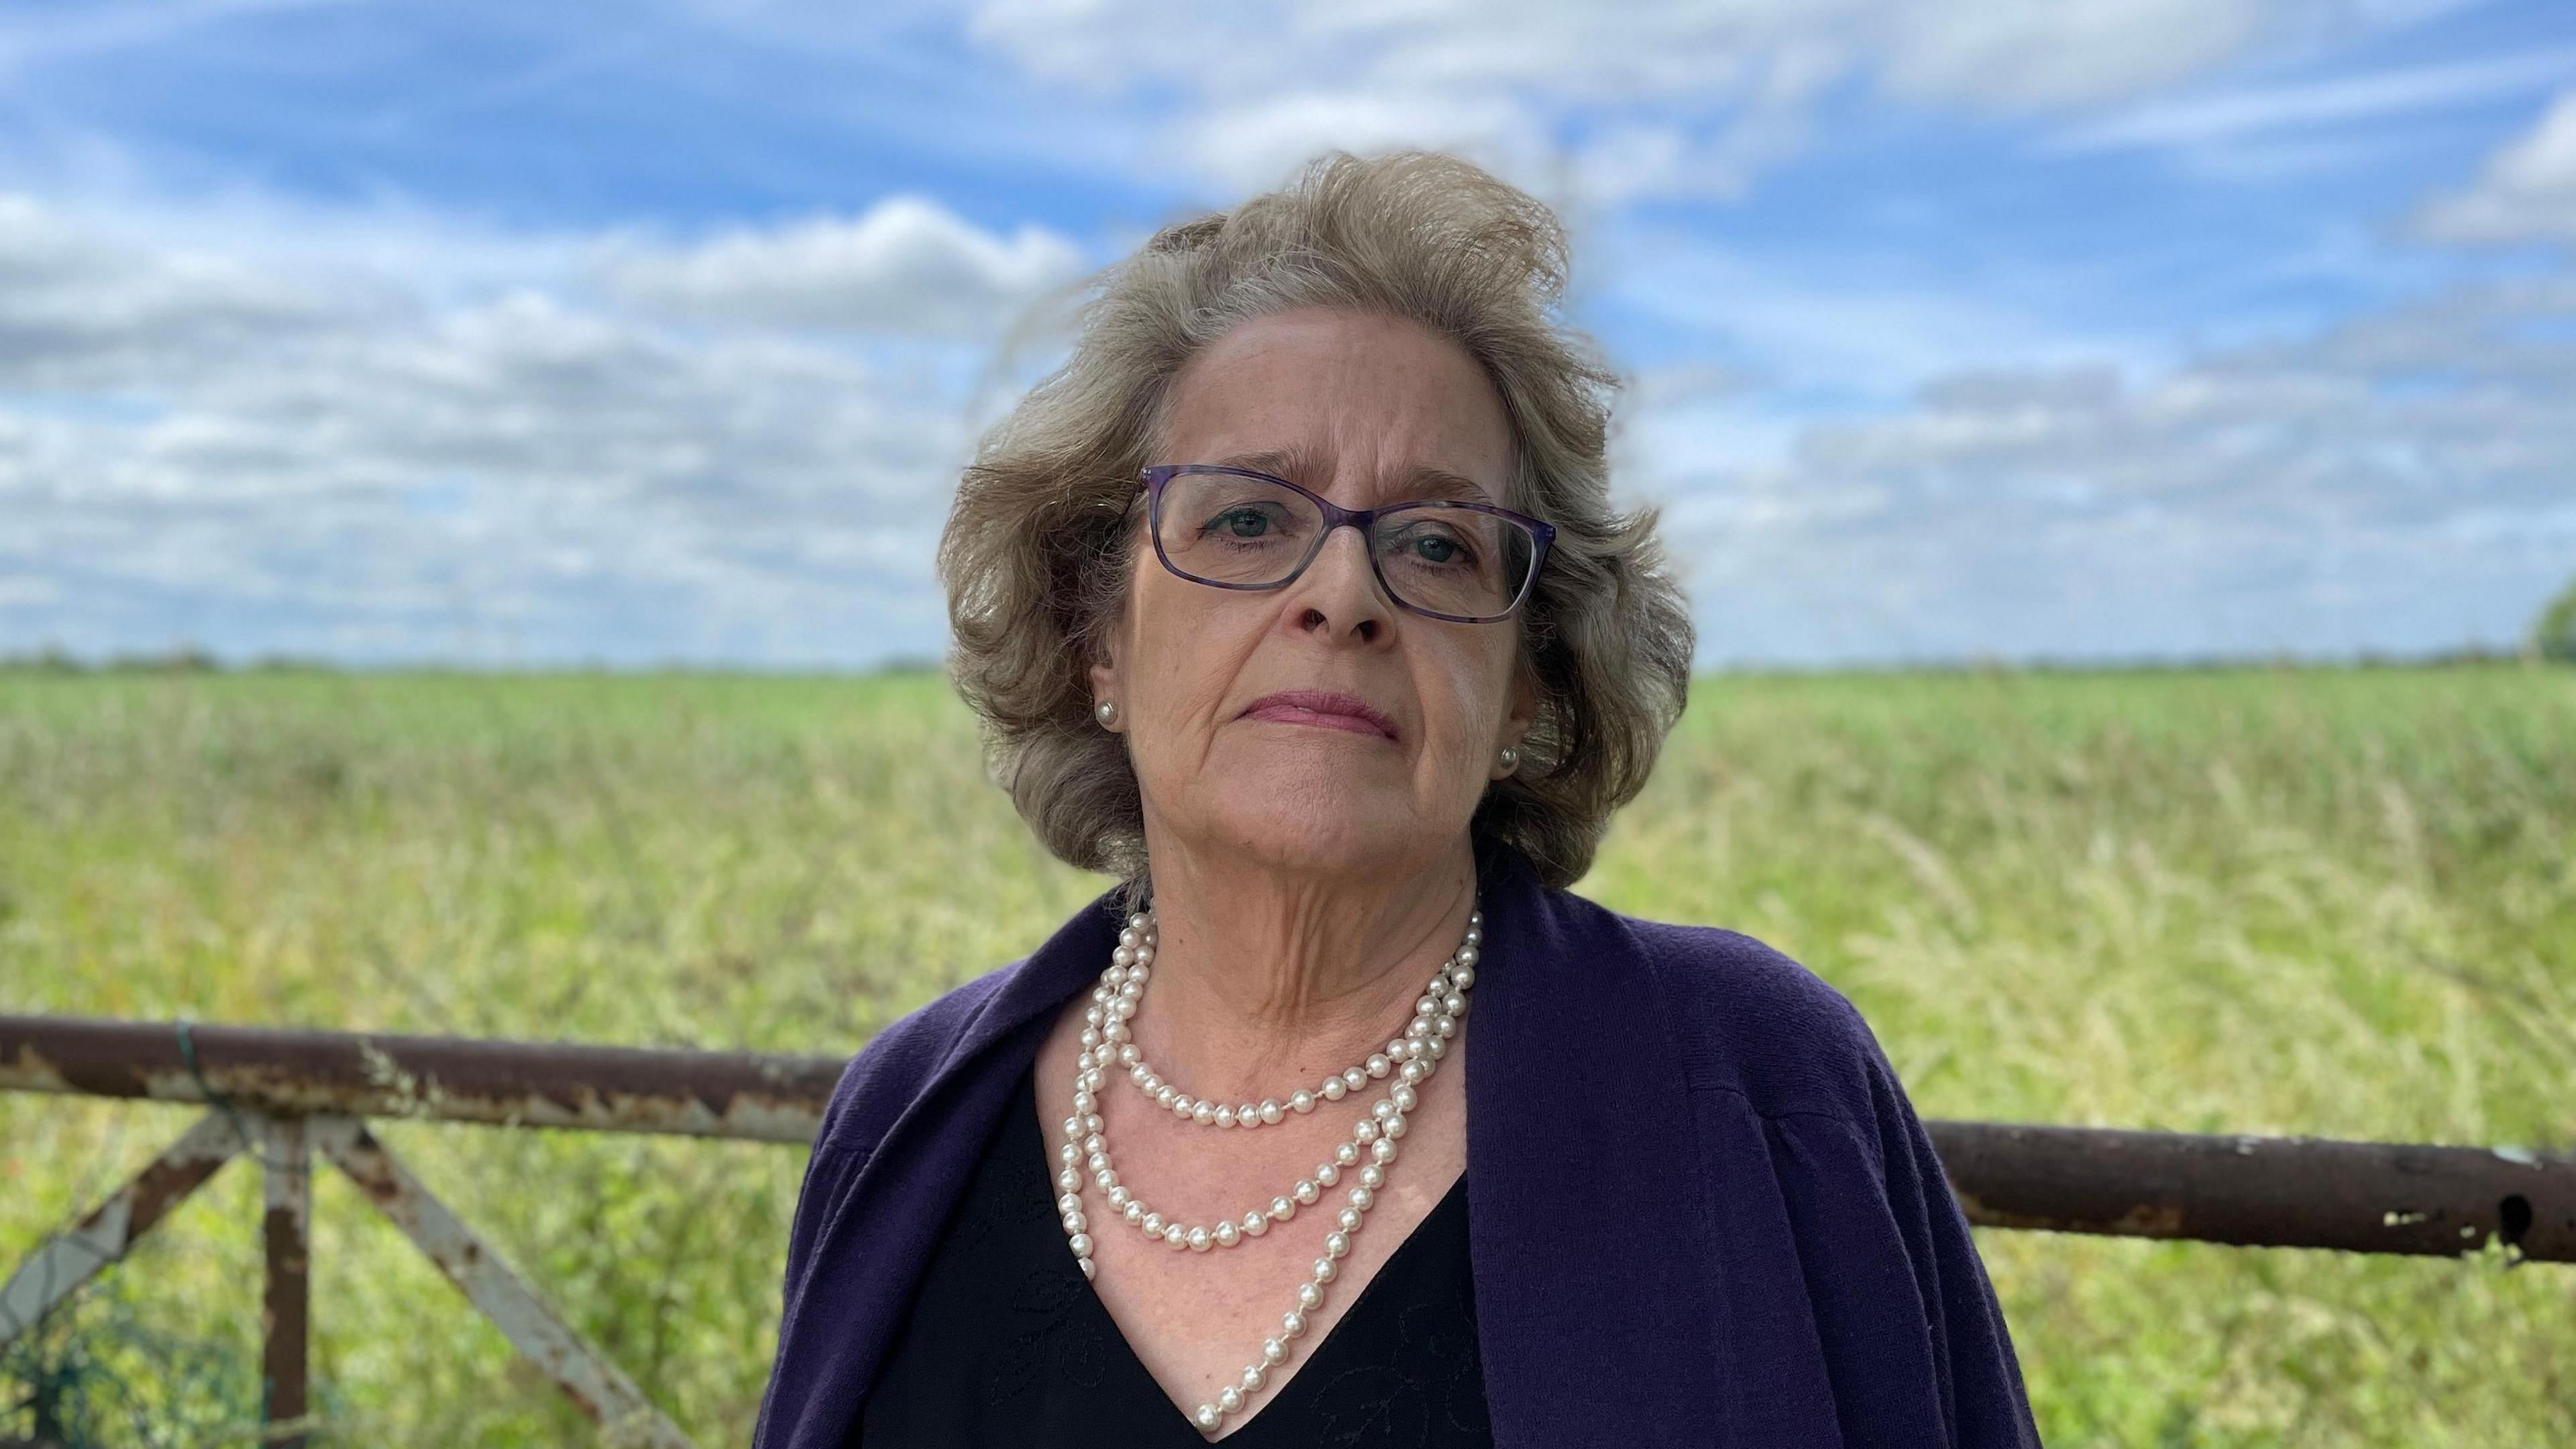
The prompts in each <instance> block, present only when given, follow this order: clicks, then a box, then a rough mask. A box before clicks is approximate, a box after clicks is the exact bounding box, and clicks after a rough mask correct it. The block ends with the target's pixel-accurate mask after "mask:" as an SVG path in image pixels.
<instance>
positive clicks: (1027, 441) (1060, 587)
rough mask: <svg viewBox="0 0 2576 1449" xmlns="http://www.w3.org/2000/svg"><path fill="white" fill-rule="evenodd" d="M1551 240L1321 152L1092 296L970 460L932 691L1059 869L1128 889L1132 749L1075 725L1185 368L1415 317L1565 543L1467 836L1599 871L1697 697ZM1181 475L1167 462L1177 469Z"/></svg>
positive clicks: (1537, 209) (1537, 604)
mask: <svg viewBox="0 0 2576 1449" xmlns="http://www.w3.org/2000/svg"><path fill="white" fill-rule="evenodd" d="M1566 271H1567V252H1566V237H1565V230H1564V227H1563V226H1562V224H1561V223H1559V221H1558V220H1557V218H1556V216H1555V214H1554V213H1552V212H1551V211H1550V210H1549V209H1548V208H1547V207H1546V206H1545V205H1544V204H1542V203H1541V202H1539V201H1537V200H1536V199H1534V198H1532V197H1531V196H1529V195H1527V194H1526V193H1524V192H1522V191H1520V190H1518V189H1516V188H1514V187H1512V186H1510V185H1508V184H1506V183H1505V182H1503V181H1501V180H1499V179H1497V178H1496V177H1494V176H1493V175H1491V174H1490V173H1488V172H1486V171H1485V170H1483V169H1482V168H1480V167H1477V166H1475V165H1474V164H1472V163H1470V162H1467V161H1463V160H1460V159H1458V158H1456V157H1453V156H1447V155H1442V154H1439V153H1436V152H1423V151H1404V152H1397V153H1394V154H1389V155H1382V156H1375V157H1370V158H1367V159H1362V158H1359V157H1355V156H1352V155H1350V154H1348V153H1346V152H1341V151H1328V152H1326V153H1324V154H1323V155H1321V156H1318V157H1316V158H1315V159H1314V160H1312V161H1310V162H1308V163H1307V164H1306V166H1305V167H1304V168H1303V169H1302V170H1301V171H1300V173H1299V174H1298V176H1297V177H1296V179H1295V180H1294V181H1293V182H1292V183H1291V184H1290V185H1288V186H1287V187H1284V188H1282V189H1280V190H1278V191H1273V192H1267V193H1264V194H1262V195H1259V196H1255V197H1253V198H1251V199H1250V200H1247V201H1245V202H1244V203H1243V204H1241V205H1240V206H1237V207H1235V208H1234V209H1233V210H1232V211H1230V212H1220V213H1217V214H1214V215H1210V216H1202V217H1198V218H1195V219H1192V220H1189V221H1183V222H1177V223H1174V224H1173V225H1170V226H1167V227H1164V228H1163V229H1162V230H1161V231H1159V232H1157V233H1155V235H1154V236H1153V238H1152V239H1151V240H1150V241H1149V242H1147V243H1146V245H1145V247H1144V249H1143V250H1142V251H1139V252H1137V253H1136V254H1134V255H1133V256H1130V257H1128V258H1126V259H1125V260H1123V261H1121V262H1118V263H1117V264H1115V265H1113V266H1111V267H1109V268H1107V269H1106V270H1104V271H1102V272H1100V273H1098V274H1096V275H1095V276H1093V277H1091V278H1088V279H1086V280H1085V282H1084V283H1083V289H1084V292H1085V293H1086V294H1092V293H1093V292H1094V289H1095V288H1096V294H1092V295H1089V297H1088V300H1086V301H1085V302H1084V303H1083V304H1082V306H1081V308H1080V311H1079V316H1078V340H1077V341H1076V344H1075V347H1074V351H1073V354H1072V356H1071V358H1070V359H1069V360H1068V361H1066V362H1065V363H1064V365H1063V366H1062V367H1060V368H1059V369H1057V370H1056V371H1055V372H1053V373H1050V374H1048V375H1047V376H1046V377H1045V378H1044V379H1042V380H1041V381H1040V382H1039V383H1038V384H1037V385H1036V386H1035V387H1033V388H1031V389H1030V391H1029V392H1028V394H1027V396H1026V397H1024V398H1023V399H1021V400H1020V402H1019V403H1018V404H1017V406H1016V407H1015V408H1014V409H1013V410H1012V411H1011V412H1010V413H1009V415H1008V416H1006V417H1005V418H1003V419H1002V421H1001V422H1000V423H998V424H996V425H995V426H994V427H993V428H992V429H991V430H990V431H988V432H987V433H986V434H985V435H984V437H983V439H982V440H981V441H980V443H979V444H978V446H977V448H976V452H975V458H974V461H973V462H972V463H971V464H970V465H968V467H967V468H966V470H965V474H964V477H963V479H962V480H961V482H960V485H959V487H958V490H957V500H956V504H955V506H954V508H953V509H952V510H951V512H950V514H949V518H948V525H947V528H946V531H945V532H944V533H943V535H942V536H941V540H940V547H939V574H940V579H941V582H942V583H943V584H944V585H945V586H946V588H947V590H948V617H949V623H950V627H951V638H952V646H951V652H950V655H949V661H948V667H949V674H950V677H951V678H952V680H953V681H954V682H955V684H956V687H957V690H958V693H959V694H960V695H961V696H963V697H964V698H965V700H966V702H967V703H968V704H969V705H971V706H972V707H973V708H974V709H975V710H976V712H977V713H978V714H980V715H981V716H982V718H983V728H984V739H985V746H986V754H987V760H988V763H989V764H990V766H991V769H992V773H993V778H994V779H995V781H996V782H997V783H999V784H1000V785H1001V786H1002V787H1003V788H1004V789H1006V790H1007V791H1009V792H1010V796H1011V801H1012V803H1013V804H1014V805H1016V806H1017V807H1018V808H1019V812H1020V815H1021V817H1022V818H1023V819H1025V820H1027V821H1028V823H1029V825H1030V827H1031V828H1032V829H1033V830H1035V831H1036V832H1037V834H1038V837H1039V839H1041V840H1043V841H1044V842H1045V843H1046V846H1047V849H1049V850H1050V851H1052V852H1054V854H1055V855H1056V856H1058V857H1059V858H1061V859H1063V860H1065V861H1067V862H1069V863H1070V864H1072V865H1075V866H1077V867H1080V868H1082V869H1085V870H1095V871H1106V872H1110V873H1113V874H1117V875H1119V876H1121V877H1123V878H1124V881H1125V884H1126V887H1127V899H1128V900H1129V901H1131V902H1134V901H1138V900H1141V899H1142V898H1143V896H1144V894H1145V892H1146V890H1147V876H1146V861H1145V848H1144V810H1143V802H1142V800H1141V798H1140V796H1139V793H1138V787H1137V783H1136V776H1135V772H1134V771H1133V770H1132V769H1131V768H1130V766H1129V762H1128V755H1127V746H1126V742H1125V738H1124V737H1123V736H1121V735H1116V734H1112V733H1110V732H1108V731H1106V730H1103V729H1101V728H1100V727H1099V725H1098V723H1097V722H1096V721H1095V720H1094V719H1093V717H1092V703H1093V702H1092V698H1091V680H1090V666H1091V665H1092V663H1093V662H1095V661H1096V660H1098V659H1101V658H1102V657H1104V656H1103V654H1102V646H1103V643H1104V641H1105V640H1106V639H1107V637H1108V636H1109V632H1110V630H1111V629H1112V628H1113V627H1114V625H1115V624H1116V622H1117V620H1118V617H1119V614H1120V611H1121V610H1122V609H1123V608H1124V606H1125V602H1126V593H1127V587H1128V581H1129V578H1130V576H1131V574H1130V571H1131V570H1132V569H1133V568H1134V567H1135V565H1136V560H1137V555H1138V545H1139V543H1140V541H1141V539H1142V535H1143V532H1144V529H1143V527H1142V518H1143V505H1142V499H1141V498H1140V497H1139V496H1138V492H1137V473H1138V471H1139V470H1140V469H1142V468H1144V467H1145V466H1146V465H1148V464H1150V463H1156V462H1169V461H1174V460H1170V459H1164V458H1159V457H1157V456H1155V450H1156V448H1157V447H1158V446H1159V445H1160V440H1161V439H1162V437H1163V436H1164V431H1165V430H1164V423H1165V420H1166V416H1167V412H1166V410H1167V409H1168V407H1169V405H1170V403H1171V399H1172V397H1173V393H1174V387H1173V384H1174V381H1175V380H1176V379H1177V378H1178V377H1179V376H1180V375H1181V373H1182V370H1183V369H1184V368H1185V367H1186V366H1187V365H1188V363H1189V362H1190V360H1191V359H1192V358H1193V357H1194V356H1196V355H1197V354H1198V353H1199V351H1200V350H1201V349H1203V348H1205V347H1206V346H1207V345H1208V344H1209V343H1211V342H1213V341H1215V340H1216V339H1217V338H1218V337H1220V336H1223V335H1224V334H1225V333H1226V331H1227V330H1228V329H1229V328H1232V327H1234V326H1236V325H1237V324H1239V323H1242V322H1244V321H1247V320H1249V319H1251V318H1254V317H1260V316H1265V315H1269V314H1273V313H1279V312H1285V311H1290V310H1293V309H1297V308H1304V307H1319V306H1320V307H1332V308H1341V309H1345V310H1349V311H1354V312H1362V313H1370V314H1391V315H1393V316H1396V317H1402V318H1407V319H1410V320H1412V321H1414V322H1417V323H1420V324H1422V325H1423V326H1425V327H1428V328H1430V329H1431V330H1433V331H1435V332H1437V333H1439V334H1441V335H1442V336H1445V337H1448V338H1450V339H1452V340H1454V341H1455V342H1457V343H1458V344H1459V345H1460V346H1462V347H1464V348H1465V349H1466V351H1467V352H1468V353H1469V354H1470V355H1471V356H1473V357H1474V358H1475V359H1476V361H1477V363H1478V364H1479V365H1481V366H1482V367H1483V368H1484V370H1485V373H1486V375H1487V377H1489V378H1490V379H1491V380H1492V382H1493V384H1494V388H1495V391H1496V393H1497V394H1498V395H1499V396H1500V397H1501V399H1502V403H1503V409H1504V412H1505V414H1506V415H1507V416H1508V417H1509V419H1510V421H1511V427H1512V433H1513V452H1514V454H1515V457H1516V460H1517V461H1516V464H1515V476H1514V478H1513V480H1512V483H1511V485H1510V488H1509V497H1508V499H1507V502H1508V504H1509V506H1511V507H1513V508H1516V509H1519V510H1521V511H1523V512H1526V513H1530V514H1533V515H1535V516H1537V517H1540V518H1544V519H1546V520H1548V521H1549V522H1551V523H1553V524H1555V525H1556V529H1557V536H1556V545H1555V548H1554V550H1553V551H1552V552H1551V553H1550V554H1549V555H1548V558H1547V563H1546V567H1545V568H1544V569H1543V570H1542V572H1541V574H1540V577H1539V579H1538V582H1537V584H1536V585H1535V587H1534V588H1533V590H1532V592H1531V595H1530V598H1529V601H1528V602H1527V603H1526V604H1525V605H1524V606H1523V608H1522V612H1521V614H1520V615H1519V616H1518V618H1516V619H1515V620H1514V624H1515V625H1516V626H1517V627H1518V628H1519V630H1520V632H1521V643H1522V652H1521V665H1522V667H1523V668H1524V669H1526V670H1527V671H1528V672H1529V675H1530V677H1531V679H1532V681H1533V682H1534V683H1535V685H1536V686H1537V695H1538V714H1537V718H1536V721H1535V722H1534V724H1533V725H1532V727H1531V729H1530V732H1529V734H1528V735H1527V737H1526V738H1525V739H1524V740H1523V741H1522V744H1521V758H1522V765H1521V768H1520V770H1519V772H1518V773H1516V774H1513V775H1511V776H1508V777H1506V778H1504V779H1502V780H1499V781H1496V782H1495V783H1494V784H1493V785H1491V786H1490V787H1489V788H1488V790H1487V792H1486V795H1485V798H1484V800H1483V801H1482V802H1481V803H1480V804H1479V805H1478V806H1477V809H1476V812H1475V815H1474V818H1473V821H1472V823H1471V825H1470V829H1471V831H1476V832H1482V833H1484V834H1486V835H1489V836H1492V837H1495V838H1499V839H1501V840H1504V841H1507V842H1509V843H1510V844H1512V845H1514V846H1516V847H1518V848H1519V849H1520V850H1521V851H1522V852H1523V854H1525V855H1526V856H1527V857H1528V858H1529V860H1530V861H1531V863H1532V864H1533V865H1535V866H1536V867H1537V870H1538V874H1539V875H1540V877H1541V878H1542V879H1543V880H1544V881H1545V882H1546V883H1547V884H1549V885H1551V886H1555V887H1560V888H1562V887H1565V886H1570V885H1572V884H1573V883H1574V882H1575V881H1576V880H1578V879H1580V878H1581V877H1582V875H1583V873H1584V872H1585V871H1586V870H1587V869H1589V868H1590V866H1591V863H1592V856H1593V852H1594V850H1595V849H1596V848H1597V847H1598V846H1599V844H1600V841H1601V836H1602V833H1603V832H1604V831H1605V830H1606V829H1607V828H1608V826H1609V820H1610V815H1611V813H1612V812H1613V811H1615V810H1617V809H1618V808H1619V807H1620V806H1622V805H1625V804H1626V803H1628V801H1630V800H1631V799H1633V798H1635V796H1636V794H1637V792H1638V791H1639V790H1640V789H1642V788H1643V787H1644V785H1645V783H1646V777H1647V775H1648V773H1649V772H1650V771H1652V770H1653V768H1654V763H1655V757H1656V755H1657V753H1658V752H1659V751H1660V750H1661V749H1662V747H1663V741H1664V737H1665V735H1666V734H1667V733H1668V732H1670V730H1671V729H1672V726H1673V724H1674V722H1675V721H1676V720H1678V719H1679V718H1680V717H1681V712H1682V709H1683V706H1684V703H1685V702H1686V700H1687V697H1688V693H1689V686H1690V660H1691V650H1692V643H1693V637H1692V630H1691V621H1690V614H1689V610H1688V609H1687V607H1686V606H1685V604H1684V602H1683V599H1682V595H1681V590H1680V589H1679V587H1678V586H1677V585H1676V584H1675V582H1674V581H1673V580H1672V578H1671V577H1670V576H1669V574H1668V572H1667V570H1666V568H1665V566H1664V559H1663V553H1662V549H1661V546H1660V544H1659V543H1658V542H1657V540H1656V536H1655V521H1656V512H1655V510H1654V509H1653V508H1651V507H1645V508H1640V509H1638V510H1636V511H1634V512H1630V513H1620V512H1618V511H1616V510H1614V509H1613V508H1612V506H1611V503H1610V493H1609V479H1608V467H1607V461H1606V456H1605V454H1606V449H1607V444H1608V433H1609V399H1610V396H1611V395H1612V394H1613V393H1614V392H1615V390H1616V389H1617V387H1618V386H1619V379H1618V377H1617V376H1616V375H1615V374H1614V373H1613V372H1612V371H1611V370H1610V369H1609V367H1608V366H1606V365H1605V364H1604V363H1603V362H1602V361H1601V360H1600V359H1599V356H1598V353H1597V351H1596V350H1595V348H1594V347H1593V345H1592V343H1591V342H1590V341H1589V340H1588V339H1586V338H1585V337H1583V336H1582V335H1581V334H1579V333H1577V332H1574V331H1572V330H1570V329H1568V328H1566V327H1564V326H1562V325H1560V324H1559V323H1558V322H1557V321H1556V320H1555V319H1554V316H1553V311H1554V309H1555V308H1556V307H1557V305H1558V303H1559V302H1560V301H1561V299H1562V297H1563V294H1564V289H1565V281H1566ZM1183 461H1186V460H1183Z"/></svg>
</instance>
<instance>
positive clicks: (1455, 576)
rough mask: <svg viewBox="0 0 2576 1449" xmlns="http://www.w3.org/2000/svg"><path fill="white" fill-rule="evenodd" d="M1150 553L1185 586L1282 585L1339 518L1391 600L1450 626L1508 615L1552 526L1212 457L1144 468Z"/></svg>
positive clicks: (1505, 512)
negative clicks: (1344, 492)
mask: <svg viewBox="0 0 2576 1449" xmlns="http://www.w3.org/2000/svg"><path fill="white" fill-rule="evenodd" d="M1141 476H1142V477H1143V479H1144V481H1143V483H1142V484H1140V485H1139V486H1140V488H1141V489H1142V491H1144V492H1145V493H1146V494H1147V495H1149V498H1150V500H1151V507H1150V509H1149V512H1150V515H1151V518H1152V524H1153V531H1154V554H1155V556H1156V557H1157V558H1160V559H1161V560H1162V561H1163V567H1165V568H1167V569H1170V570H1171V571H1172V572H1173V573H1176V574H1178V575H1180V576H1181V577H1182V578H1185V579H1188V580H1189V581H1190V582H1192V583H1194V584H1206V585H1208V586H1209V587H1210V588H1218V589H1245V590H1259V589H1284V588H1286V587H1287V586H1288V585H1290V584H1292V583H1295V582H1296V581H1297V576H1298V575H1300V574H1302V573H1304V572H1305V571H1306V566H1307V565H1308V564H1310V563H1313V562H1314V561H1315V555H1317V554H1319V553H1321V552H1323V551H1324V539H1325V538H1326V537H1327V536H1328V535H1330V534H1331V533H1332V531H1333V530H1334V529H1336V528H1340V527H1341V526H1343V525H1344V524H1348V525H1350V526H1351V527H1353V528H1356V529H1358V530H1359V531H1360V537H1362V538H1364V539H1366V540H1368V545H1369V548H1368V558H1369V571H1370V572H1371V573H1374V574H1375V575H1377V581H1378V585H1379V586H1380V587H1381V588H1384V589H1385V590H1386V596H1387V597H1388V598H1389V599H1392V600H1393V601H1394V602H1395V604H1396V606H1397V607H1399V608H1402V609H1404V610H1406V611H1408V612H1410V613H1415V614H1420V615H1422V616H1424V617H1425V618H1431V619H1446V620H1448V621H1449V622H1451V623H1453V624H1492V623H1497V622H1499V621H1501V620H1504V619H1508V618H1510V617H1511V616H1512V615H1513V614H1514V613H1515V612H1516V611H1518V610H1519V608H1520V606H1521V604H1522V603H1523V601H1525V600H1526V599H1528V597H1529V592H1530V586H1531V585H1532V584H1533V583H1535V582H1537V580H1538V568H1539V564H1540V562H1541V561H1542V560H1544V559H1545V558H1546V557H1547V549H1548V545H1549V544H1551V543H1554V542H1555V541H1556V528H1555V526H1554V525H1552V524H1547V523H1542V522H1540V521H1539V520H1537V519H1535V518H1531V517H1529V516H1527V515H1525V514H1519V513H1514V512H1512V511H1511V510H1510V509H1508V508H1497V507H1495V506H1493V505H1492V504H1490V503H1457V502H1445V501H1435V500H1429V499H1422V500H1415V501H1412V502H1406V503H1395V504H1389V505H1388V506H1386V507H1384V508H1357V509H1353V508H1344V507H1342V506H1340V505H1339V504H1336V503H1334V502H1332V501H1331V500H1329V499H1326V498H1322V497H1319V496H1317V495H1316V494H1313V493H1310V492H1308V491H1306V490H1305V489H1303V488H1300V487H1298V486H1297V485H1296V484H1294V483H1291V482H1289V481H1288V480H1287V479H1285V478H1274V477H1272V476H1271V475H1270V474H1268V473H1256V472H1254V471H1253V470H1251V469H1249V468H1229V467H1225V466H1223V465H1222V464H1217V463H1160V464H1156V465H1155V466H1153V467H1151V468H1147V469H1145V470H1144V472H1143V474H1142V475H1141Z"/></svg>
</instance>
